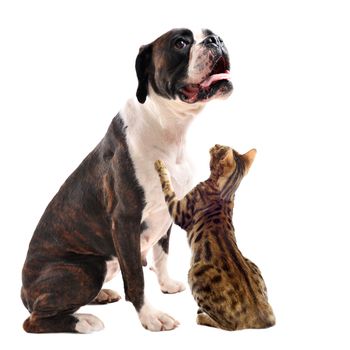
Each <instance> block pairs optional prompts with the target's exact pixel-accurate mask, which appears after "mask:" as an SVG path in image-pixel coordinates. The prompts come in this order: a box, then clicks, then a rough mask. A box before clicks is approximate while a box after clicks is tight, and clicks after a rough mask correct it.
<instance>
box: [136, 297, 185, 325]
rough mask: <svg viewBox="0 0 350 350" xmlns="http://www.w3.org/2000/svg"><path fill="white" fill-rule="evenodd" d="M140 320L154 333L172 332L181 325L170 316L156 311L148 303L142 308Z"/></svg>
mask: <svg viewBox="0 0 350 350" xmlns="http://www.w3.org/2000/svg"><path fill="white" fill-rule="evenodd" d="M139 319H140V321H141V323H142V325H143V326H144V327H145V328H146V329H148V330H150V331H153V332H159V331H170V330H172V329H175V328H176V327H177V326H178V325H179V324H180V323H179V322H178V321H176V320H175V319H174V318H172V317H171V316H169V315H168V314H166V313H164V312H162V311H159V310H156V309H154V308H153V307H152V306H150V305H149V304H147V303H145V304H144V305H143V306H142V308H141V310H140V312H139Z"/></svg>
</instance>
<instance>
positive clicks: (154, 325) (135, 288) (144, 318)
mask: <svg viewBox="0 0 350 350" xmlns="http://www.w3.org/2000/svg"><path fill="white" fill-rule="evenodd" d="M112 236H113V241H114V245H115V249H116V252H117V256H118V260H119V264H120V268H121V272H122V276H123V281H124V289H125V297H126V300H128V301H131V302H132V303H133V305H134V306H135V309H136V311H137V312H138V316H139V319H140V321H141V323H142V325H143V326H144V327H145V328H146V329H149V330H151V331H163V330H171V329H174V328H175V327H176V326H177V325H178V324H179V323H178V322H177V321H176V320H175V319H173V318H172V317H171V316H169V315H167V314H166V313H164V312H162V311H159V310H157V309H155V308H153V307H152V306H151V305H150V303H149V302H148V301H147V299H146V298H145V296H144V277H143V271H142V264H141V252H140V220H137V218H135V217H133V216H131V215H125V214H123V213H122V212H118V209H116V210H115V212H114V215H113V219H112Z"/></svg>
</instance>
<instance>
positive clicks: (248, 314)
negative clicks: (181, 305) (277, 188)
mask: <svg viewBox="0 0 350 350" xmlns="http://www.w3.org/2000/svg"><path fill="white" fill-rule="evenodd" d="M255 154H256V150H255V149H252V150H250V151H249V152H247V153H246V154H243V155H240V154H238V153H237V152H236V151H235V150H233V149H231V148H229V147H225V146H220V145H215V146H214V147H213V148H211V150H210V155H211V160H210V171H211V174H210V177H209V178H208V180H206V181H204V182H201V183H199V184H198V185H197V186H196V187H195V188H194V189H193V190H192V191H191V192H189V193H188V194H187V195H186V196H185V197H184V198H183V199H181V200H178V199H177V198H176V194H175V192H174V190H173V187H172V184H171V181H170V177H169V173H168V170H167V169H166V167H165V165H164V163H163V162H162V161H160V160H158V161H156V162H155V168H156V170H157V172H158V174H159V177H160V181H161V185H162V189H163V192H164V196H165V201H166V203H167V205H168V208H169V212H170V215H171V216H172V217H173V219H174V222H175V223H176V224H177V225H179V226H180V227H182V228H183V229H184V230H186V231H187V238H188V242H189V245H190V247H191V251H192V258H191V268H190V270H189V273H188V281H189V285H190V287H191V290H192V294H193V296H194V298H195V300H196V302H197V304H198V306H199V310H198V315H197V323H198V324H200V325H206V326H212V327H217V328H222V329H225V330H239V329H244V328H267V327H271V326H273V325H274V324H275V317H274V314H273V311H272V308H271V306H270V305H269V303H268V300H267V293H266V286H265V283H264V280H263V278H262V276H261V273H260V270H259V268H258V267H257V266H256V265H255V264H254V263H252V262H251V261H250V260H248V259H247V258H245V257H244V256H243V255H242V253H241V252H240V250H239V249H238V247H237V242H236V237H235V231H234V227H233V224H232V219H231V218H232V211H233V206H234V196H235V192H236V190H237V188H238V186H239V184H240V182H241V180H242V178H243V177H244V176H245V175H246V174H247V172H248V170H249V168H250V166H251V164H252V162H253V160H254V158H255Z"/></svg>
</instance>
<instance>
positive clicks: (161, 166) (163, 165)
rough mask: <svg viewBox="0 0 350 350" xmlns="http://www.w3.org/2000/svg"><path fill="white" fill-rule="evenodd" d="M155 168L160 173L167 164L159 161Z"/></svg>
mask: <svg viewBox="0 0 350 350" xmlns="http://www.w3.org/2000/svg"><path fill="white" fill-rule="evenodd" d="M154 168H155V169H156V170H157V171H158V173H160V172H161V171H162V170H163V169H164V168H165V164H164V162H163V161H161V160H159V159H158V160H156V161H155V162H154Z"/></svg>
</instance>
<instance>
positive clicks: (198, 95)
mask: <svg viewBox="0 0 350 350" xmlns="http://www.w3.org/2000/svg"><path fill="white" fill-rule="evenodd" d="M220 89H221V90H223V92H224V91H225V90H227V91H230V90H231V89H232V85H231V82H230V71H229V64H228V62H227V61H226V60H225V58H224V57H223V56H221V57H220V58H219V59H218V60H217V62H216V63H215V64H214V66H213V69H212V71H211V72H210V74H209V75H208V77H207V78H206V79H204V80H203V81H202V82H201V83H199V84H188V85H185V86H184V87H182V88H181V89H180V90H179V92H180V98H181V99H182V100H183V101H184V102H187V103H194V102H197V101H203V100H207V99H209V98H210V97H212V96H214V95H215V94H216V93H217V91H219V90H220Z"/></svg>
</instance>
